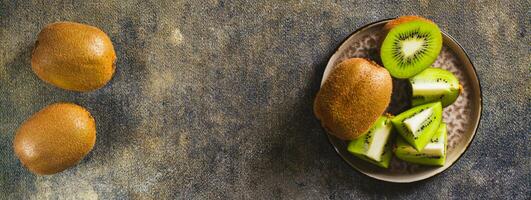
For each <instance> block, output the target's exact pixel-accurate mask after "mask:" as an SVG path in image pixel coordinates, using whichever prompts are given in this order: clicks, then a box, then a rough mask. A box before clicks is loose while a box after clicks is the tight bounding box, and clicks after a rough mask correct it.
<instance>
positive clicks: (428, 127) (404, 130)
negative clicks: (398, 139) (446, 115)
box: [391, 102, 442, 151]
mask: <svg viewBox="0 0 531 200" xmlns="http://www.w3.org/2000/svg"><path fill="white" fill-rule="evenodd" d="M441 121H442V105H441V102H435V103H429V104H424V105H420V106H417V107H414V108H411V109H409V110H407V111H405V112H403V113H400V114H399V115H397V116H396V117H394V118H393V119H392V120H391V122H392V123H393V125H394V127H395V128H396V130H398V133H400V135H402V137H404V139H405V140H406V141H407V142H408V143H409V144H411V145H412V146H413V147H414V148H415V149H416V150H418V151H422V150H423V149H424V147H425V146H426V145H427V144H428V143H429V142H430V139H431V138H432V137H433V135H434V134H435V132H436V130H437V128H439V125H440V124H441Z"/></svg>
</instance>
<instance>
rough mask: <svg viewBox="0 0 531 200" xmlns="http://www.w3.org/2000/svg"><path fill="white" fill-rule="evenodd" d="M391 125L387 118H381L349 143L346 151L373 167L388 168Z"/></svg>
mask: <svg viewBox="0 0 531 200" xmlns="http://www.w3.org/2000/svg"><path fill="white" fill-rule="evenodd" d="M392 130H393V125H392V124H391V121H390V120H389V118H387V117H385V116H381V117H380V118H378V120H376V122H375V123H374V124H373V125H372V127H371V128H370V129H369V130H368V131H367V132H366V133H365V134H363V135H362V136H361V137H359V138H357V139H355V140H352V141H350V143H349V144H348V151H349V152H350V153H352V154H353V155H354V156H356V157H358V158H360V159H362V160H365V161H368V162H369V163H372V164H374V165H377V166H380V167H383V168H388V167H389V161H390V160H391V154H392V150H391V144H390V138H391V133H392Z"/></svg>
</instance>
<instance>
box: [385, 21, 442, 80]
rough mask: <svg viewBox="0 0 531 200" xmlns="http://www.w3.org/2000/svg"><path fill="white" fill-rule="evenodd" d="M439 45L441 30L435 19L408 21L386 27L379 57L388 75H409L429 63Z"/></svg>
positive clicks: (424, 67) (432, 60)
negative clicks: (432, 20) (392, 26)
mask: <svg viewBox="0 0 531 200" xmlns="http://www.w3.org/2000/svg"><path fill="white" fill-rule="evenodd" d="M441 48H442V34H441V30H440V29H439V27H438V26H437V25H436V24H435V23H431V22H427V21H410V22H405V23H402V24H399V25H397V26H396V27H394V28H392V29H391V30H390V31H389V33H388V34H387V36H386V37H385V39H384V41H383V43H382V46H381V49H380V57H381V59H382V62H383V65H384V67H385V68H387V70H388V71H389V73H390V74H391V76H393V77H395V78H409V77H412V76H414V75H416V74H418V73H420V72H421V71H422V70H424V69H426V68H427V67H429V66H430V65H432V64H433V62H435V60H436V59H437V56H438V55H439V53H440V52H441Z"/></svg>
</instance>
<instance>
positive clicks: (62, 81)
mask: <svg viewBox="0 0 531 200" xmlns="http://www.w3.org/2000/svg"><path fill="white" fill-rule="evenodd" d="M115 64H116V53H115V51H114V47H113V44H112V41H111V39H110V38H109V36H108V35H107V34H106V33H105V32H103V31H102V30H100V29H99V28H97V27H94V26H89V25H86V24H80V23H75V22H56V23H52V24H48V25H46V26H45V27H44V28H43V29H42V30H41V32H40V33H39V35H38V36H37V41H36V42H35V47H34V48H33V51H32V55H31V67H32V70H33V72H35V74H36V75H37V76H38V77H39V78H40V79H41V80H43V81H44V82H46V83H50V84H52V85H54V86H56V87H59V88H62V89H65V90H72V91H78V92H88V91H93V90H96V89H99V88H101V87H103V86H104V85H105V84H107V82H109V81H110V80H111V78H112V76H113V74H114V72H115V68H116V66H115Z"/></svg>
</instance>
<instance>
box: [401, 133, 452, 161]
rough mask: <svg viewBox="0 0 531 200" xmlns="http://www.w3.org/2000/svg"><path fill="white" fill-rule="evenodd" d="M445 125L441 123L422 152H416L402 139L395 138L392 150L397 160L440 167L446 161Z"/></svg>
mask: <svg viewBox="0 0 531 200" xmlns="http://www.w3.org/2000/svg"><path fill="white" fill-rule="evenodd" d="M446 137H447V131H446V124H445V123H444V122H443V123H441V125H440V126H439V128H438V129H437V131H436V134H435V135H434V136H433V138H432V139H431V140H430V143H428V144H427V145H426V147H425V148H424V150H422V151H417V150H416V149H415V148H414V147H413V146H411V145H410V144H408V143H407V142H406V141H405V140H404V139H403V138H402V137H397V141H396V148H395V149H394V152H395V155H396V157H397V158H399V159H401V160H404V161H407V162H410V163H416V164H422V165H436V166H442V165H444V162H445V161H446V145H447V139H446Z"/></svg>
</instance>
